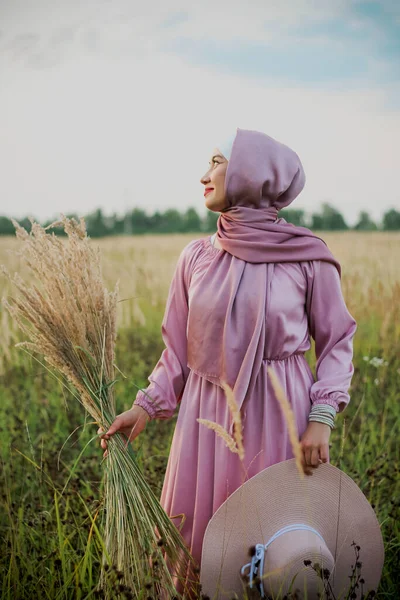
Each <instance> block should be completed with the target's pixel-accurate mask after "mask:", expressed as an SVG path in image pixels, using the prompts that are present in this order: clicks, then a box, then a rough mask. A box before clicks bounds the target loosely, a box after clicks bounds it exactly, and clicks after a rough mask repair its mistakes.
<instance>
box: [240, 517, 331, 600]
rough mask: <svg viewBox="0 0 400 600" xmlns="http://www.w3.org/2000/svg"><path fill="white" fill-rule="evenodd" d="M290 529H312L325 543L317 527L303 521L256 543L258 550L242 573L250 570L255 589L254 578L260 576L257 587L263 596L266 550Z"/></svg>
mask: <svg viewBox="0 0 400 600" xmlns="http://www.w3.org/2000/svg"><path fill="white" fill-rule="evenodd" d="M290 531H311V532H312V533H315V534H316V535H317V536H318V537H319V538H321V540H322V541H323V542H324V543H325V540H324V538H323V537H322V535H321V534H320V533H319V532H318V531H317V530H316V529H314V528H313V527H310V526H309V525H304V524H303V523H295V524H294V525H287V526H286V527H282V529H279V531H277V532H276V533H274V535H273V536H272V537H270V538H269V540H268V542H267V543H266V544H256V547H255V548H256V550H255V553H254V556H253V558H252V559H251V562H249V563H247V564H246V565H243V567H242V568H241V569H240V573H241V575H247V573H246V570H249V573H248V576H249V587H250V589H253V585H254V579H255V578H256V577H257V576H258V577H259V580H260V581H259V583H258V585H257V587H258V591H259V593H260V595H261V598H265V593H264V585H263V582H262V574H263V572H264V557H265V551H266V550H267V548H268V547H269V546H270V545H271V544H272V542H273V541H275V540H276V539H277V538H278V537H280V536H281V535H283V534H284V533H289V532H290Z"/></svg>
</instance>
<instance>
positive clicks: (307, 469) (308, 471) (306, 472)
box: [301, 452, 312, 475]
mask: <svg viewBox="0 0 400 600" xmlns="http://www.w3.org/2000/svg"><path fill="white" fill-rule="evenodd" d="M301 466H302V467H303V473H304V475H312V469H310V467H308V466H307V464H306V459H305V456H304V452H303V453H302V455H301Z"/></svg>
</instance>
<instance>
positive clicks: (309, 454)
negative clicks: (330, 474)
mask: <svg viewBox="0 0 400 600" xmlns="http://www.w3.org/2000/svg"><path fill="white" fill-rule="evenodd" d="M330 436H331V428H330V427H329V425H325V423H318V422H316V421H311V422H310V423H309V424H308V426H307V429H306V430H305V432H304V433H303V435H302V437H301V439H300V445H301V449H302V451H303V466H304V467H305V470H307V468H309V467H313V468H316V467H318V465H319V464H320V463H321V462H322V463H326V462H329V438H330Z"/></svg>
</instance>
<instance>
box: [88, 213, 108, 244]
mask: <svg viewBox="0 0 400 600" xmlns="http://www.w3.org/2000/svg"><path fill="white" fill-rule="evenodd" d="M85 221H86V227H87V232H88V235H89V236H90V237H93V238H95V237H104V236H106V235H109V234H110V233H111V231H110V229H109V227H108V226H107V222H106V219H105V217H104V215H103V211H102V210H101V208H98V209H97V210H95V211H94V212H92V213H89V214H88V215H86V217H85Z"/></svg>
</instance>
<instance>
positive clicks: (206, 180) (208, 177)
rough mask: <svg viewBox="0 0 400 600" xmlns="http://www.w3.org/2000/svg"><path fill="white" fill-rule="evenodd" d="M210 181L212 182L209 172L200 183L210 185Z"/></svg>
mask: <svg viewBox="0 0 400 600" xmlns="http://www.w3.org/2000/svg"><path fill="white" fill-rule="evenodd" d="M210 181H211V179H210V175H209V172H208V171H207V173H205V175H203V177H202V178H201V179H200V183H202V184H203V185H205V184H206V183H209V182H210Z"/></svg>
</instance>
